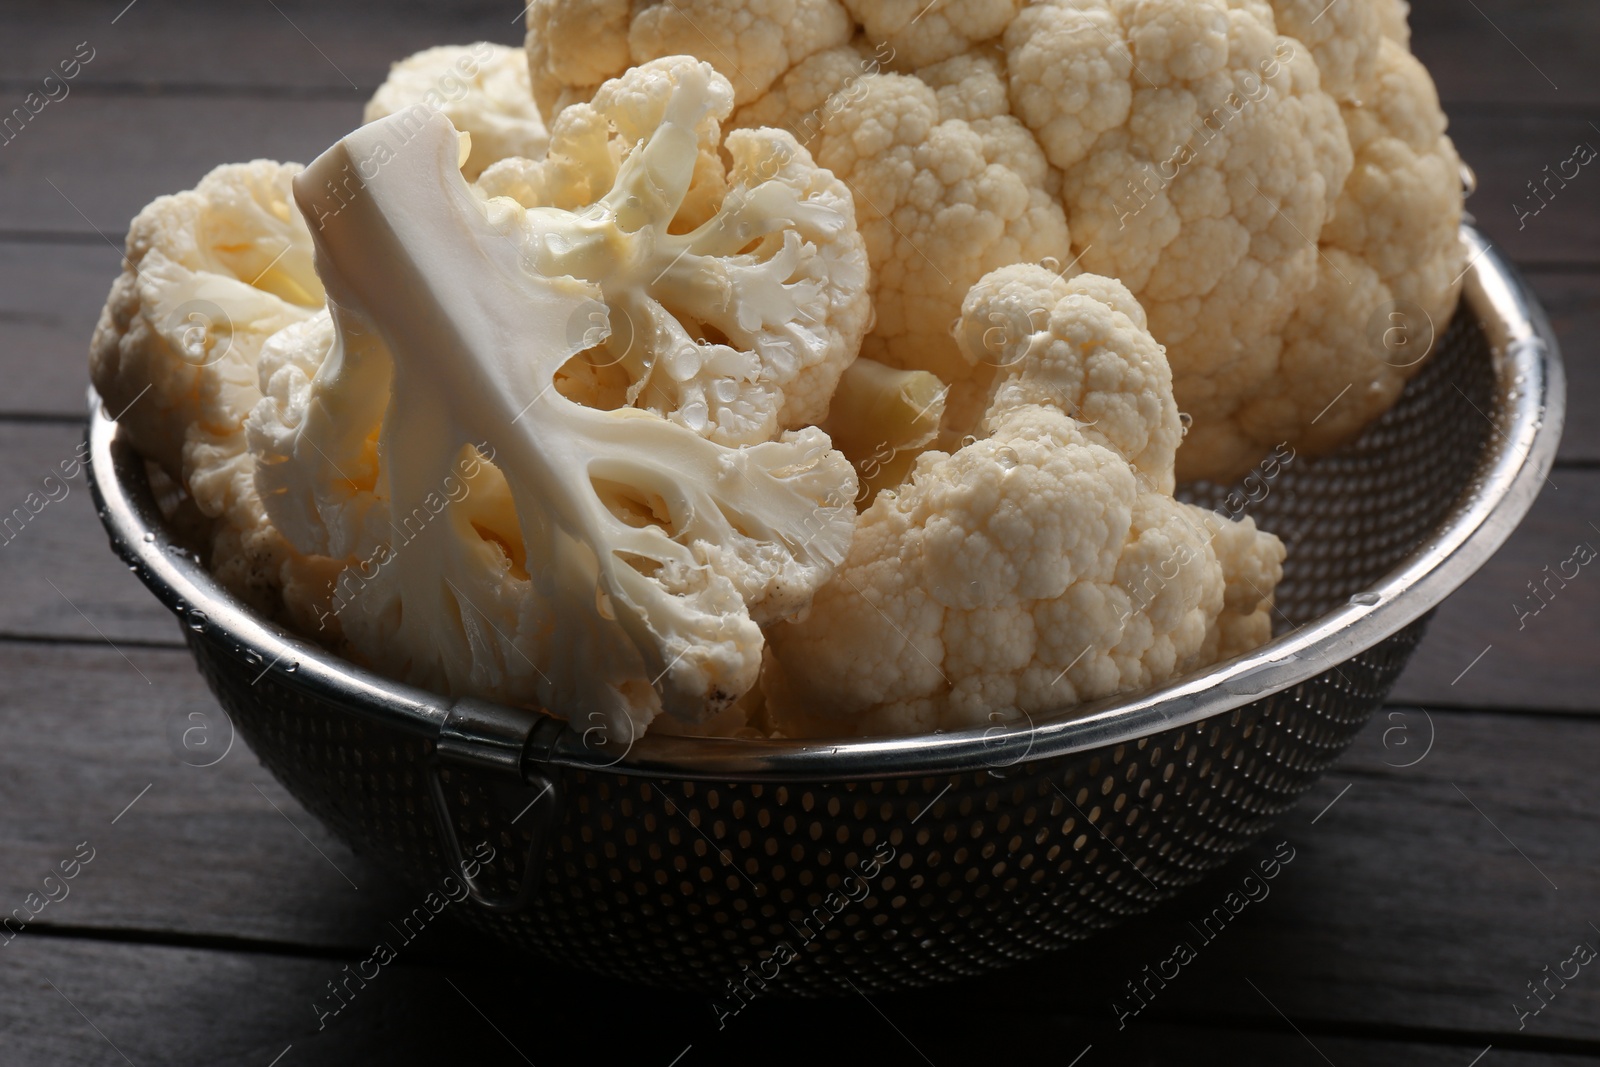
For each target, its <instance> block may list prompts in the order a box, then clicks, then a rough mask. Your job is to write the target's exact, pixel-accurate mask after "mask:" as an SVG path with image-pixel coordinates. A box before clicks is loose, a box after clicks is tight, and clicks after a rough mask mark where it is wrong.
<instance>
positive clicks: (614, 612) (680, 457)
mask: <svg viewBox="0 0 1600 1067" xmlns="http://www.w3.org/2000/svg"><path fill="white" fill-rule="evenodd" d="M715 82H716V76H715V75H714V74H713V73H712V72H711V71H710V69H709V68H706V67H702V66H701V65H700V64H697V63H695V62H693V61H684V62H683V63H680V64H677V65H675V66H671V67H658V68H656V69H653V70H642V71H635V72H633V73H632V74H630V75H629V76H628V78H627V79H624V84H623V85H621V86H619V87H618V88H617V92H618V94H619V95H620V96H627V97H629V98H630V99H631V100H632V102H633V104H634V105H635V108H634V110H632V111H631V112H627V113H626V117H627V118H629V119H632V120H633V121H634V122H636V123H637V125H636V127H635V128H634V132H635V133H636V137H635V139H633V140H632V141H630V142H629V144H628V145H627V147H626V150H625V152H624V153H623V154H622V157H621V159H620V160H619V161H618V163H617V165H616V166H615V168H614V176H615V188H614V190H613V193H614V195H613V196H611V197H610V198H602V199H601V200H600V201H598V202H597V204H596V206H595V209H594V210H590V211H586V212H585V213H584V214H581V215H579V214H574V213H572V212H570V211H567V210H564V209H561V208H556V207H539V208H535V209H531V210H530V209H524V208H522V207H521V206H520V205H518V204H517V203H515V202H513V201H510V200H507V199H500V198H497V199H491V200H487V201H486V200H485V199H484V198H483V196H482V195H481V193H478V192H475V191H474V190H473V189H471V188H470V187H469V186H468V184H467V183H466V182H465V181H464V180H463V178H462V176H461V174H460V172H459V171H458V170H457V167H456V162H457V159H458V140H457V133H456V131H455V129H454V128H453V127H452V126H451V124H450V123H449V121H448V120H446V119H445V118H444V117H443V116H441V115H440V114H438V113H437V112H432V111H429V110H427V109H421V108H416V109H412V110H410V111H408V112H405V113H402V114H400V115H396V116H393V117H391V118H388V119H384V120H381V121H379V122H377V123H373V124H371V125H369V126H366V127H363V128H362V129H360V130H358V131H357V132H355V133H354V134H351V135H350V136H349V137H347V138H345V139H344V140H343V141H341V142H339V143H338V144H337V145H335V146H334V147H333V148H332V149H330V150H329V151H328V152H327V153H325V154H324V155H323V156H321V157H320V158H319V159H318V160H317V161H316V162H314V163H313V164H312V165H311V166H310V167H309V168H308V169H307V170H306V172H305V174H304V175H303V176H302V177H301V178H300V179H299V180H297V181H296V183H295V194H296V198H297V200H298V202H299V203H300V206H301V209H302V211H303V212H304V213H305V215H306V217H307V218H308V219H310V220H314V221H313V231H312V232H313V236H314V238H315V241H316V247H317V268H318V271H319V272H320V274H321V275H322V277H323V279H324V281H325V283H326V285H327V288H328V292H329V311H330V313H331V314H330V316H329V317H328V318H325V319H321V320H318V321H313V322H309V323H306V324H304V326H303V327H298V328H296V329H294V330H290V331H285V332H284V333H283V334H280V335H279V336H278V337H276V338H274V341H273V345H272V346H271V348H272V350H271V351H269V352H268V353H266V354H264V355H263V358H262V373H263V375H266V376H269V377H268V378H267V381H266V388H265V390H264V392H265V393H266V396H265V397H264V398H263V400H262V401H261V403H260V404H259V405H258V406H257V408H256V410H255V412H254V413H253V414H252V416H251V420H250V427H249V429H250V439H251V444H252V446H253V447H254V449H255V450H256V451H257V453H258V454H259V455H260V456H261V464H260V467H259V470H258V483H259V485H260V487H261V490H262V495H263V499H264V500H265V502H266V505H267V508H268V511H269V513H270V514H271V515H272V517H273V519H274V521H275V522H276V524H277V526H278V528H279V529H280V530H281V531H282V532H283V533H284V535H285V536H287V537H288V538H289V539H290V540H291V541H292V542H293V543H294V544H295V546H296V547H297V548H298V549H299V550H300V551H302V552H305V553H320V554H326V555H329V556H332V557H334V558H339V559H355V560H359V561H361V563H360V565H359V568H358V573H359V578H360V580H359V582H352V583H347V585H348V587H347V588H342V589H341V590H340V601H341V603H337V604H336V605H335V607H336V608H337V615H338V619H339V623H340V625H341V627H342V630H343V635H344V638H345V640H346V641H347V642H348V643H349V645H350V647H351V648H352V649H353V650H354V651H355V652H356V653H358V654H359V655H360V656H361V657H362V658H364V659H367V660H368V661H370V662H372V663H373V664H374V665H376V666H378V667H379V668H380V669H383V670H385V671H386V672H388V673H391V674H394V675H397V676H399V677H402V678H405V679H407V680H410V681H413V682H416V683H418V684H422V685H426V686H430V687H432V688H435V689H438V690H442V691H445V692H450V693H462V692H469V693H475V694H479V695H487V696H493V697H498V698H501V699H519V698H520V699H536V700H538V701H539V702H541V703H543V704H544V705H545V706H547V707H550V708H553V709H558V710H559V711H560V712H562V713H563V714H565V715H567V716H569V717H571V718H573V719H576V720H578V721H584V719H585V718H586V717H588V716H591V715H595V714H598V715H600V716H602V717H603V718H604V719H605V720H606V721H607V722H608V723H612V724H618V725H620V724H622V723H623V722H625V721H628V720H631V723H632V729H633V730H635V731H636V730H637V729H638V728H639V727H642V726H643V725H645V724H647V723H648V722H649V721H650V720H651V719H652V718H653V717H654V716H655V715H656V714H658V713H659V712H661V711H667V712H670V713H673V714H674V715H676V716H678V717H679V718H680V719H682V720H685V721H688V722H695V721H699V720H702V719H705V718H707V717H708V716H711V715H714V714H716V713H718V712H720V711H722V710H724V709H725V708H727V707H728V706H730V705H731V704H732V703H733V702H734V701H735V700H736V699H737V698H738V697H740V696H741V695H743V694H744V693H745V692H746V691H747V690H749V689H750V688H751V687H752V686H753V685H754V684H755V681H756V675H757V671H758V669H759V666H760V660H761V652H762V647H763V639H762V634H761V631H760V629H759V626H758V623H760V622H767V621H773V620H776V619H779V618H782V617H784V616H786V615H789V614H791V613H794V612H796V611H799V610H801V609H803V608H804V607H805V605H806V603H807V602H808V600H809V599H810V595H811V593H812V591H813V590H814V589H815V588H816V587H817V586H818V585H819V584H820V583H821V581H822V580H823V579H824V578H825V577H826V576H827V575H828V574H829V573H831V571H832V569H833V568H834V566H836V565H837V563H838V562H839V561H840V560H841V559H842V557H843V554H844V551H845V549H846V546H847V544H848V542H849V537H850V532H851V527H852V525H853V520H854V510H853V508H852V506H851V500H852V498H853V497H854V495H855V492H856V478H855V473H854V471H853V469H852V468H851V466H850V464H849V462H848V461H847V460H846V459H845V458H844V457H843V456H842V455H840V454H839V453H838V452H835V451H833V450H832V449H831V447H830V445H829V441H828V438H827V435H826V434H824V433H823V432H822V431H820V430H817V429H815V428H805V429H801V430H798V431H795V432H788V433H784V434H782V435H781V436H778V437H777V439H775V440H762V441H760V442H759V443H755V444H750V445H748V446H747V447H742V448H735V447H730V446H728V445H725V444H722V443H718V442H716V441H713V440H709V439H708V438H707V437H706V436H702V434H701V433H700V432H698V430H699V429H700V428H699V427H693V428H691V426H689V425H686V422H687V421H689V420H686V419H682V418H679V419H678V420H677V421H674V420H672V419H668V418H666V417H664V416H662V415H658V414H655V413H652V412H649V411H644V410H639V409H637V408H631V407H621V408H618V409H616V410H600V409H597V408H593V407H589V406H586V405H583V404H580V403H577V402H575V401H573V400H571V399H569V398H568V397H566V396H564V395H562V393H561V392H560V391H559V390H558V389H557V388H556V378H557V375H558V373H559V372H560V371H561V369H562V368H563V366H565V365H566V364H567V363H568V361H569V360H571V359H572V358H573V357H574V356H575V355H577V354H578V353H579V352H580V351H582V350H584V349H585V347H586V345H588V344H590V343H592V342H593V341H594V340H595V332H596V331H598V332H599V334H600V335H601V337H602V338H604V337H605V336H607V335H608V333H607V332H608V330H611V329H615V322H614V320H613V321H611V322H608V320H607V309H608V307H609V306H610V305H609V303H608V301H607V297H608V296H609V297H610V298H611V299H613V300H615V299H619V298H618V297H617V296H616V295H615V294H610V293H608V292H607V290H606V283H612V282H614V283H615V284H616V285H617V287H618V289H619V290H621V291H624V292H626V291H627V288H626V284H625V282H626V281H628V280H630V279H631V276H630V275H628V274H627V270H628V269H629V268H630V267H631V266H632V264H633V263H635V262H637V261H639V260H642V261H643V262H645V263H646V264H647V265H648V266H647V271H648V270H663V271H664V268H660V267H658V266H657V262H658V260H659V259H660V256H659V254H656V250H655V249H654V248H653V247H652V245H651V241H652V239H654V240H656V241H661V242H666V243H667V244H668V247H669V248H671V249H674V250H676V260H677V263H678V265H677V267H675V268H674V269H678V270H682V271H683V272H684V275H683V277H681V278H673V277H671V276H670V274H667V276H666V277H664V278H662V279H660V280H662V281H663V282H664V283H670V284H676V285H680V286H682V287H684V288H690V287H692V286H693V285H695V284H701V285H703V286H705V287H706V288H707V289H709V290H710V291H712V292H715V291H716V289H715V287H716V286H717V285H718V284H723V285H725V286H726V284H727V282H728V276H729V275H737V274H738V273H739V272H740V271H743V272H744V274H745V275H747V276H749V278H752V279H754V280H750V281H748V284H749V285H751V286H753V287H756V292H755V293H754V294H753V299H752V303H753V304H754V305H755V306H753V307H751V308H750V309H749V312H750V319H749V320H748V321H747V322H745V323H744V328H746V329H748V330H750V331H757V330H759V329H762V328H771V329H773V330H781V329H782V328H783V327H784V326H785V323H784V322H783V321H782V320H781V319H780V317H779V316H780V314H781V313H783V312H790V313H792V312H793V311H794V309H795V307H796V306H797V305H798V303H800V302H803V301H804V299H806V298H807V297H808V296H809V295H811V294H813V293H814V291H815V290H816V288H817V284H816V283H815V282H814V281H813V280H812V279H811V278H810V277H809V276H808V275H806V273H805V270H804V263H805V261H806V257H805V256H804V255H803V254H801V252H800V250H799V247H798V243H797V242H796V240H795V239H794V238H793V236H792V231H785V229H784V227H785V225H786V218H785V217H784V216H783V215H782V214H781V213H775V212H773V211H768V212H766V213H763V212H762V211H761V208H762V207H767V208H774V209H783V208H794V209H795V210H796V211H798V212H801V213H804V212H805V211H807V210H810V209H808V207H807V206H806V205H805V204H804V203H803V202H802V201H801V200H800V199H799V198H797V197H795V196H794V195H792V193H791V192H790V191H789V188H788V187H787V186H782V185H781V184H780V188H779V192H780V194H782V195H778V196H775V197H774V196H767V195H765V194H763V192H762V188H763V187H762V186H755V187H753V188H751V187H747V186H745V185H743V184H741V183H740V182H739V180H738V171H737V169H736V171H735V181H734V183H733V184H732V185H731V186H730V188H729V192H728V200H729V201H730V202H731V203H732V204H733V207H732V208H730V210H732V211H733V212H735V213H736V214H737V216H738V219H739V223H740V224H741V226H742V229H740V230H739V235H738V236H737V237H732V238H726V239H724V238H721V237H719V236H717V231H719V230H720V229H722V228H723V227H722V226H721V224H720V223H719V222H717V221H716V218H715V217H714V218H713V219H711V220H707V221H706V222H704V223H702V224H701V226H700V227H698V228H696V229H693V230H690V231H688V232H686V233H684V234H682V235H672V234H670V233H666V232H665V231H666V223H667V222H668V221H669V220H672V219H674V218H675V217H677V216H678V212H679V210H680V208H681V206H682V204H683V202H684V200H685V198H686V196H687V195H688V193H689V191H690V188H691V181H692V179H693V178H694V175H695V172H696V171H695V166H696V157H697V154H698V153H699V151H700V141H699V139H698V136H697V131H703V130H704V129H705V128H706V124H707V122H708V115H710V114H712V113H713V111H714V108H715V106H716V100H717V94H716V92H715V89H716V85H715ZM561 139H562V131H561V128H560V127H559V126H558V129H557V135H556V140H557V143H558V144H559V143H560V142H561ZM599 146H600V147H601V148H602V149H604V148H605V147H606V143H605V142H604V141H601V142H599ZM352 176H354V177H355V179H356V182H358V184H354V185H352V184H350V183H349V182H350V178H351V177H352ZM330 190H332V192H330ZM335 194H337V195H335ZM330 197H331V198H332V199H330ZM836 228H837V227H836ZM769 242H770V243H773V244H775V245H776V246H777V247H779V248H781V249H783V250H784V251H783V252H782V253H779V255H778V256H777V257H775V258H774V260H773V261H772V262H776V263H778V264H779V265H780V266H779V267H771V263H768V262H765V261H764V260H763V258H762V257H761V256H760V255H759V254H758V253H756V252H752V253H749V254H748V256H747V259H748V262H746V260H745V259H741V258H740V254H739V253H738V250H739V248H741V247H744V246H746V245H757V246H761V247H765V246H766V244H767V243H769ZM630 253H631V254H632V255H631V256H630ZM719 253H720V254H721V255H722V256H724V257H726V259H725V260H723V261H714V260H713V256H715V255H717V254H719ZM784 253H789V256H788V258H783V255H784ZM612 257H615V259H614V260H613V258H612ZM615 261H620V265H619V266H618V267H617V269H616V270H610V269H605V265H607V264H608V263H611V262H615ZM597 263H598V264H601V265H602V267H601V269H597V267H596V264H597ZM764 267H767V268H770V269H765V270H764ZM784 271H787V272H788V273H787V274H786V273H784ZM585 272H593V273H596V274H598V275H601V276H603V277H604V278H605V279H606V282H591V281H586V280H583V278H582V277H581V276H580V275H581V274H583V273H585ZM664 273H665V271H664ZM734 280H735V281H736V282H738V281H745V280H746V279H745V278H742V277H736V278H735V279H734ZM640 284H641V285H642V284H644V283H640ZM791 289H793V290H795V291H797V293H798V299H797V298H796V296H794V295H790V290H791ZM726 291H727V290H726V289H724V292H726ZM734 291H735V292H737V286H735V287H734ZM763 299H765V300H766V301H767V304H766V305H765V306H763V305H762V304H761V301H762V300H763ZM732 305H733V306H732V309H731V312H730V320H733V319H737V317H738V314H739V313H741V311H742V309H743V305H742V304H741V303H740V302H738V301H732ZM708 306H709V305H708ZM763 311H765V312H767V316H768V317H766V318H763V317H762V315H761V313H762V312H763ZM636 321H637V323H638V326H639V328H641V329H645V328H648V329H651V330H653V331H656V332H657V333H662V332H666V331H667V330H668V327H667V325H666V323H665V322H664V320H663V318H662V317H661V316H656V317H655V318H645V317H644V315H643V313H642V312H641V315H640V318H639V319H638V320H636ZM575 323H576V324H582V327H583V328H582V329H576V330H575V329H574V324H575ZM739 326H740V323H739V322H737V321H730V322H729V328H730V329H735V328H738V327H739ZM790 336H793V335H792V334H791V335H790ZM640 344H641V347H646V346H644V343H643V342H642V341H641V342H640ZM706 347H708V348H710V347H714V346H706ZM646 351H649V352H653V353H654V355H653V356H652V358H651V360H650V361H647V368H646V369H647V370H649V369H650V364H651V363H652V362H659V361H660V360H662V359H664V358H666V356H665V355H664V353H667V352H671V353H673V355H674V357H677V356H678V353H677V351H676V350H674V349H670V348H668V347H666V346H664V345H663V346H661V347H659V348H649V347H646ZM685 358H687V357H685ZM668 369H675V368H668ZM740 370H741V368H733V369H732V373H731V374H730V376H728V377H725V378H724V377H721V376H719V375H718V374H717V373H716V372H715V371H714V370H713V371H705V370H699V371H698V373H699V374H700V376H701V377H700V380H701V381H703V382H704V384H705V385H706V388H707V390H708V392H709V393H710V394H712V395H715V396H721V395H722V392H721V390H720V388H719V387H720V386H721V385H722V384H723V383H725V382H726V383H728V384H730V385H734V386H739V385H741V384H742V382H743V379H741V378H739V377H737V376H736V375H737V374H738V373H739V372H740ZM656 372H657V373H660V369H659V368H657V370H656ZM780 396H781V394H778V393H774V394H773V395H772V397H770V398H769V400H770V404H769V408H770V410H769V412H768V414H769V415H775V413H776V410H777V407H778V406H779V403H778V401H779V397H780ZM675 414H677V415H679V416H681V414H682V413H681V411H679V412H676V413H675ZM772 421H773V420H772V418H768V419H767V420H766V425H768V426H770V425H771V424H772ZM447 500H453V501H456V503H453V504H449V505H447V504H446V501H447ZM402 530H404V534H403V537H404V543H403V544H396V542H397V541H399V540H400V539H401V536H400V535H401V531H402Z"/></svg>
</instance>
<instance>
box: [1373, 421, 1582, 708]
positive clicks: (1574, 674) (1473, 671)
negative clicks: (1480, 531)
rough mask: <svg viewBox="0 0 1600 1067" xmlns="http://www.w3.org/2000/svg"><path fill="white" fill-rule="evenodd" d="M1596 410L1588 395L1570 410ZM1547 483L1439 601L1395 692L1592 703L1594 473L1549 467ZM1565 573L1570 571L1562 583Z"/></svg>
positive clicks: (1468, 702) (1528, 703) (1459, 701)
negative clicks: (1510, 529)
mask: <svg viewBox="0 0 1600 1067" xmlns="http://www.w3.org/2000/svg"><path fill="white" fill-rule="evenodd" d="M1595 415H1596V412H1595V410H1594V407H1593V405H1592V404H1591V405H1589V406H1588V407H1587V408H1583V409H1575V410H1574V411H1573V413H1572V416H1571V417H1573V418H1574V421H1583V420H1585V419H1587V420H1589V421H1590V422H1592V421H1593V420H1594V419H1595ZM1551 482H1552V483H1553V484H1552V485H1547V486H1546V487H1545V490H1544V494H1543V495H1542V496H1541V497H1540V498H1539V500H1538V501H1537V502H1536V503H1535V504H1534V507H1533V510H1532V511H1531V512H1530V513H1529V514H1528V517H1527V519H1525V520H1524V521H1523V524H1522V526H1521V527H1519V528H1518V530H1517V532H1516V533H1514V534H1513V535H1512V536H1511V539H1510V540H1509V541H1508V542H1507V543H1506V545H1505V547H1504V548H1502V549H1501V550H1500V551H1499V552H1498V553H1497V554H1496V555H1495V557H1494V558H1493V559H1492V560H1490V561H1489V562H1488V563H1487V564H1486V565H1485V566H1484V567H1483V569H1482V570H1481V571H1479V572H1478V573H1477V574H1476V575H1475V576H1473V577H1472V578H1471V579H1470V580H1469V581H1468V582H1467V583H1466V584H1465V585H1464V586H1462V588H1461V589H1460V590H1458V591H1457V592H1456V593H1455V594H1454V595H1453V596H1451V597H1450V599H1448V600H1446V601H1445V602H1444V604H1443V605H1442V606H1441V607H1440V608H1439V611H1438V614H1437V615H1436V616H1435V617H1434V620H1433V623H1432V625H1431V627H1430V628H1429V631H1428V636H1427V639H1426V640H1425V641H1424V642H1423V644H1422V646H1421V647H1420V648H1419V649H1418V650H1417V653H1416V655H1415V657H1414V658H1413V659H1412V662H1411V664H1410V666H1409V667H1408V668H1407V670H1406V673H1405V675H1404V676H1403V677H1402V678H1401V680H1400V683H1399V686H1398V687H1397V689H1396V693H1395V697H1396V699H1397V700H1402V701H1414V702H1417V703H1421V704H1425V705H1431V704H1446V705H1460V706H1470V707H1510V708H1516V707H1533V708H1548V709H1563V710H1571V711H1591V712H1592V711H1600V690H1597V689H1596V686H1595V674H1594V671H1595V649H1596V648H1597V647H1600V558H1594V557H1590V558H1592V559H1593V561H1592V562H1590V563H1588V564H1586V565H1580V563H1579V561H1580V560H1581V559H1583V558H1585V557H1587V556H1588V554H1589V551H1590V549H1592V550H1593V551H1595V552H1600V472H1596V471H1594V470H1571V469H1567V470H1557V471H1555V472H1554V473H1552V474H1551ZM1580 546H1586V547H1585V548H1584V550H1583V551H1582V552H1581V553H1579V552H1578V550H1579V547H1580ZM1575 553H1578V554H1577V555H1576V556H1575ZM1569 561H1571V562H1569ZM1547 567H1548V568H1549V569H1548V570H1546V568H1547ZM1563 572H1564V573H1565V574H1567V575H1572V574H1574V572H1576V577H1572V578H1570V580H1567V581H1565V582H1563V580H1562V578H1561V574H1562V573H1563ZM1547 582H1548V585H1546V583H1547ZM1529 583H1533V585H1532V586H1530V584H1529ZM1563 585H1564V586H1565V587H1564V588H1563ZM1536 593H1537V598H1536ZM1541 600H1542V601H1543V602H1544V604H1545V606H1541ZM1486 650H1487V651H1486ZM1480 655H1481V656H1482V659H1478V657H1479V656H1480ZM1474 661H1476V662H1475V665H1474ZM1469 667H1470V670H1469V669H1468V668H1469Z"/></svg>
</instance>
